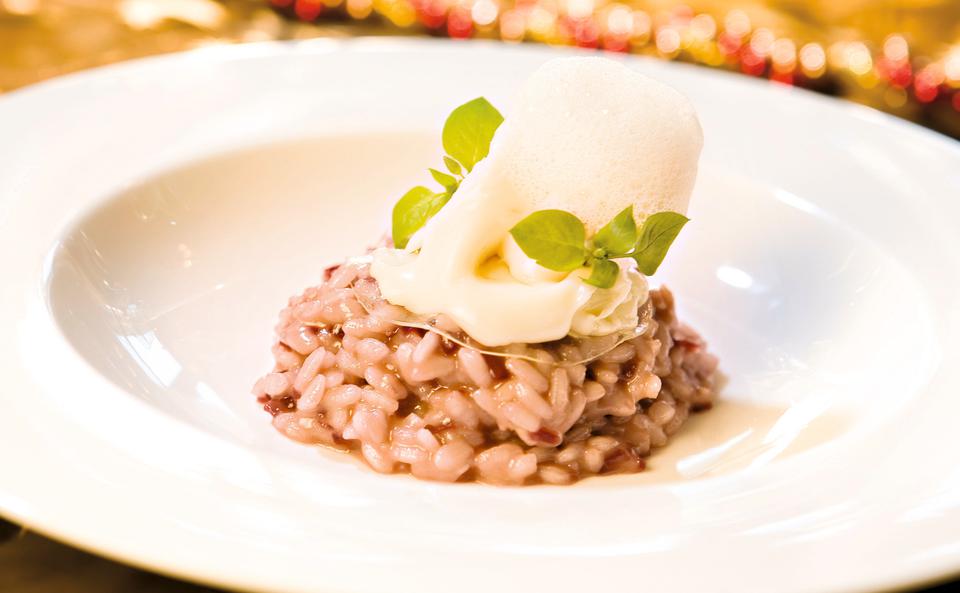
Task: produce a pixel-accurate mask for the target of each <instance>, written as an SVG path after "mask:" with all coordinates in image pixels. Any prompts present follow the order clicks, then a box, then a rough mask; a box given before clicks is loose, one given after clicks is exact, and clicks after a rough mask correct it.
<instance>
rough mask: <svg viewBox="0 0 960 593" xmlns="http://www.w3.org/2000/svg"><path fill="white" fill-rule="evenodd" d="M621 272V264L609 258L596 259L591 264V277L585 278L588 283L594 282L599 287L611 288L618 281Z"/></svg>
mask: <svg viewBox="0 0 960 593" xmlns="http://www.w3.org/2000/svg"><path fill="white" fill-rule="evenodd" d="M619 274H620V266H618V265H617V263H616V262H613V261H610V260H609V259H595V260H593V264H592V265H591V266H590V277H589V278H584V279H583V281H584V282H586V283H587V284H592V285H593V286H596V287H597V288H610V287H611V286H613V285H614V284H615V283H616V282H617V276H618V275H619Z"/></svg>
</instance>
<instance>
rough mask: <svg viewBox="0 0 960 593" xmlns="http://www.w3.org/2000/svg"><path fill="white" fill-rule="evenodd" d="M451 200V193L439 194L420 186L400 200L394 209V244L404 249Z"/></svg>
mask: <svg viewBox="0 0 960 593" xmlns="http://www.w3.org/2000/svg"><path fill="white" fill-rule="evenodd" d="M449 200H450V194H449V193H442V194H438V193H435V192H433V191H431V190H430V189H429V188H426V187H423V186H422V185H418V186H417V187H415V188H413V189H411V190H410V191H408V192H407V193H405V194H404V195H403V197H402V198H400V201H399V202H397V205H396V206H394V207H393V229H392V230H393V244H394V246H395V247H396V248H397V249H403V248H404V247H406V246H407V242H408V241H410V237H412V236H413V234H414V233H416V232H417V231H419V230H420V229H421V228H422V227H423V225H425V224H426V223H427V221H428V220H430V219H431V218H432V217H433V216H434V215H435V214H436V213H437V212H439V211H440V209H441V208H443V205H444V204H446V203H447V202H448V201H449Z"/></svg>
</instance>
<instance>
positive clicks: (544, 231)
mask: <svg viewBox="0 0 960 593" xmlns="http://www.w3.org/2000/svg"><path fill="white" fill-rule="evenodd" d="M689 220H690V219H688V218H687V217H686V216H684V215H682V214H678V213H677V212H657V213H656V214H651V215H650V216H648V217H647V219H646V220H644V221H643V225H642V226H641V227H640V229H639V231H638V230H637V225H636V223H635V222H634V218H633V206H628V207H626V208H624V209H623V210H622V211H621V212H620V213H619V214H617V215H616V216H615V217H613V220H611V221H610V222H608V223H607V224H605V225H604V226H603V227H602V228H601V229H600V230H598V231H597V232H596V234H594V236H593V237H592V238H591V239H590V240H587V238H586V228H585V227H584V225H583V222H582V221H581V220H580V219H579V218H577V217H576V216H574V215H573V214H571V213H569V212H566V211H563V210H539V211H537V212H534V213H533V214H531V215H529V216H527V217H526V218H524V219H523V220H521V221H520V222H518V223H517V224H516V225H515V226H514V227H513V228H512V229H510V234H511V235H512V236H513V239H514V240H515V241H516V242H517V245H519V246H520V249H521V250H522V251H523V252H524V253H525V254H526V255H527V257H529V258H531V259H533V260H536V262H537V263H538V264H540V265H541V266H543V267H545V268H547V269H550V270H555V271H558V272H571V271H573V270H576V269H579V268H582V267H588V268H590V275H589V276H588V277H586V278H584V279H583V281H584V282H586V283H587V284H591V285H593V286H596V287H598V288H610V287H611V286H613V285H614V283H615V282H616V280H617V275H618V274H619V272H620V268H619V266H617V264H616V262H614V261H611V260H613V259H616V258H622V257H630V258H633V259H634V261H636V262H637V268H638V269H639V270H640V272H641V273H643V274H645V275H647V276H650V275H652V274H654V273H655V272H656V271H657V268H659V267H660V263H661V262H663V258H664V257H666V255H667V250H669V249H670V245H672V244H673V241H674V239H676V238H677V235H678V234H680V230H681V229H682V228H683V225H685V224H687V222H688V221H689Z"/></svg>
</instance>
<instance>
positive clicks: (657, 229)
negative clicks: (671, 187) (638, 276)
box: [632, 212, 690, 276]
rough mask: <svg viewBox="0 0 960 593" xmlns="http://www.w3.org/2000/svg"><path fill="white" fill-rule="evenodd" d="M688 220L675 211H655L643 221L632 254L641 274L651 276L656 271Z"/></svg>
mask: <svg viewBox="0 0 960 593" xmlns="http://www.w3.org/2000/svg"><path fill="white" fill-rule="evenodd" d="M689 221H690V219H689V218H687V217H686V216H684V215H683V214H678V213H676V212H657V213H656V214H651V215H650V216H649V217H647V219H646V220H645V221H643V226H642V227H641V228H640V239H639V240H638V241H637V248H636V251H634V253H633V255H632V257H633V259H635V260H636V261H637V268H639V270H640V272H641V273H642V274H645V275H647V276H651V275H653V274H655V273H656V271H657V268H659V267H660V263H661V262H662V261H663V258H664V257H666V255H667V250H668V249H670V245H672V244H673V240H674V239H676V238H677V235H679V234H680V229H682V228H683V225H685V224H687V222H689Z"/></svg>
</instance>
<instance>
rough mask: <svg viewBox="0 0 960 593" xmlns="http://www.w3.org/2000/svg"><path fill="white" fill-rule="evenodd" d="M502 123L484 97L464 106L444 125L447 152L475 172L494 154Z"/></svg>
mask: <svg viewBox="0 0 960 593" xmlns="http://www.w3.org/2000/svg"><path fill="white" fill-rule="evenodd" d="M501 123H503V116H502V115H500V112H499V111H497V108H496V107H494V106H493V105H491V104H490V102H489V101H487V100H486V99H484V98H483V97H478V98H476V99H474V100H473V101H469V102H467V103H464V104H463V105H461V106H460V107H457V108H456V109H454V110H453V112H452V113H451V114H450V117H448V118H447V121H446V123H444V124H443V149H444V150H445V151H447V154H448V155H450V156H451V157H453V158H455V159H457V161H459V162H460V164H461V165H463V168H464V169H466V170H467V171H471V170H472V169H473V166H474V165H476V164H477V163H478V162H479V161H480V160H481V159H483V158H484V157H485V156H487V153H488V152H490V141H491V140H493V134H494V133H495V132H496V131H497V128H498V127H500V124H501ZM448 166H449V165H448Z"/></svg>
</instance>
